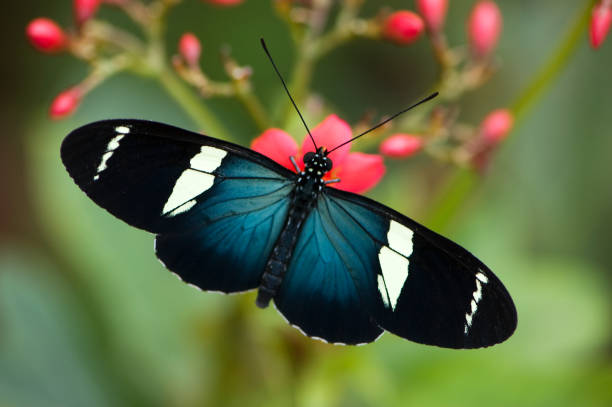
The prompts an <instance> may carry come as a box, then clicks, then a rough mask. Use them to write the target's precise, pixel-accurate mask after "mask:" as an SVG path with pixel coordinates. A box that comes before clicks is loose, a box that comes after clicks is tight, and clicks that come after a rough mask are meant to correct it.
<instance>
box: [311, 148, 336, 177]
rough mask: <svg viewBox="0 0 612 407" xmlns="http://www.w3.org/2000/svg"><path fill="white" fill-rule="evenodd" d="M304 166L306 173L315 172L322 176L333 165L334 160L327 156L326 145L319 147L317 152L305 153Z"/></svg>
mask: <svg viewBox="0 0 612 407" xmlns="http://www.w3.org/2000/svg"><path fill="white" fill-rule="evenodd" d="M304 166H305V167H306V168H305V172H306V173H314V174H316V175H317V176H319V177H322V176H323V175H324V174H325V173H326V172H328V171H330V170H331V169H332V167H333V163H332V160H331V159H330V158H329V157H327V155H326V150H325V147H319V148H318V149H317V151H316V152H315V153H313V152H312V151H309V152H307V153H306V154H304Z"/></svg>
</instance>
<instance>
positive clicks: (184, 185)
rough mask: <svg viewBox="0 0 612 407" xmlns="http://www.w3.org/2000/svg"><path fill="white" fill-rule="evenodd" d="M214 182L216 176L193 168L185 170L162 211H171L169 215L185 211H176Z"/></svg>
mask: <svg viewBox="0 0 612 407" xmlns="http://www.w3.org/2000/svg"><path fill="white" fill-rule="evenodd" d="M214 182H215V177H214V176H213V175H210V174H206V173H204V172H198V171H194V170H191V169H187V170H185V171H183V173H182V174H181V176H180V177H179V179H178V180H177V181H176V184H174V188H173V189H172V193H171V194H170V197H169V198H168V200H167V201H166V204H165V205H164V208H163V209H162V213H163V214H165V213H168V212H169V214H168V215H169V216H174V215H176V214H177V213H181V212H184V210H181V211H179V212H176V213H175V211H177V210H180V209H181V207H182V206H184V205H186V204H188V203H189V202H188V201H192V200H194V198H196V197H197V196H198V195H200V194H201V193H202V192H204V191H207V190H208V189H209V188H210V187H212V186H213V184H214ZM194 202H195V201H194Z"/></svg>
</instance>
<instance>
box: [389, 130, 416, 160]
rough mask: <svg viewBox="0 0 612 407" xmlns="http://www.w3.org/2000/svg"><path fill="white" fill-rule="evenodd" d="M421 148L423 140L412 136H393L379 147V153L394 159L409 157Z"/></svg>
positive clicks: (399, 134) (400, 134) (398, 134)
mask: <svg viewBox="0 0 612 407" xmlns="http://www.w3.org/2000/svg"><path fill="white" fill-rule="evenodd" d="M422 147H423V138H422V137H418V136H414V135H412V134H402V133H397V134H393V135H392V136H391V137H389V138H387V139H386V140H385V141H383V142H382V144H381V145H380V152H381V153H382V154H384V155H386V156H389V157H394V158H405V157H410V156H411V155H413V154H414V153H416V152H417V151H419V150H420V149H421V148H422Z"/></svg>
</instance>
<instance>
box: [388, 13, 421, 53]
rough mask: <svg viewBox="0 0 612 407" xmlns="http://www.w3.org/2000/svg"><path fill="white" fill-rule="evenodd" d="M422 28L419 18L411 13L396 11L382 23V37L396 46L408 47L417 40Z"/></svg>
mask: <svg viewBox="0 0 612 407" xmlns="http://www.w3.org/2000/svg"><path fill="white" fill-rule="evenodd" d="M424 26H425V24H424V23H423V20H422V19H421V17H419V16H418V15H417V14H415V13H413V12H412V11H405V10H402V11H396V12H395V13H393V14H391V15H390V16H389V17H388V18H387V20H386V21H385V22H384V25H383V28H382V35H383V37H384V38H385V39H386V40H388V41H391V42H394V43H395V44H397V45H408V44H411V43H413V42H414V41H416V40H417V38H419V36H420V35H421V33H422V32H423V28H424Z"/></svg>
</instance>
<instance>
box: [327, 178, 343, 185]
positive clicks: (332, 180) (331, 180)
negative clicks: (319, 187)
mask: <svg viewBox="0 0 612 407" xmlns="http://www.w3.org/2000/svg"><path fill="white" fill-rule="evenodd" d="M336 182H340V178H334V179H330V180H328V181H323V183H324V184H325V185H327V184H334V183H336Z"/></svg>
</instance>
